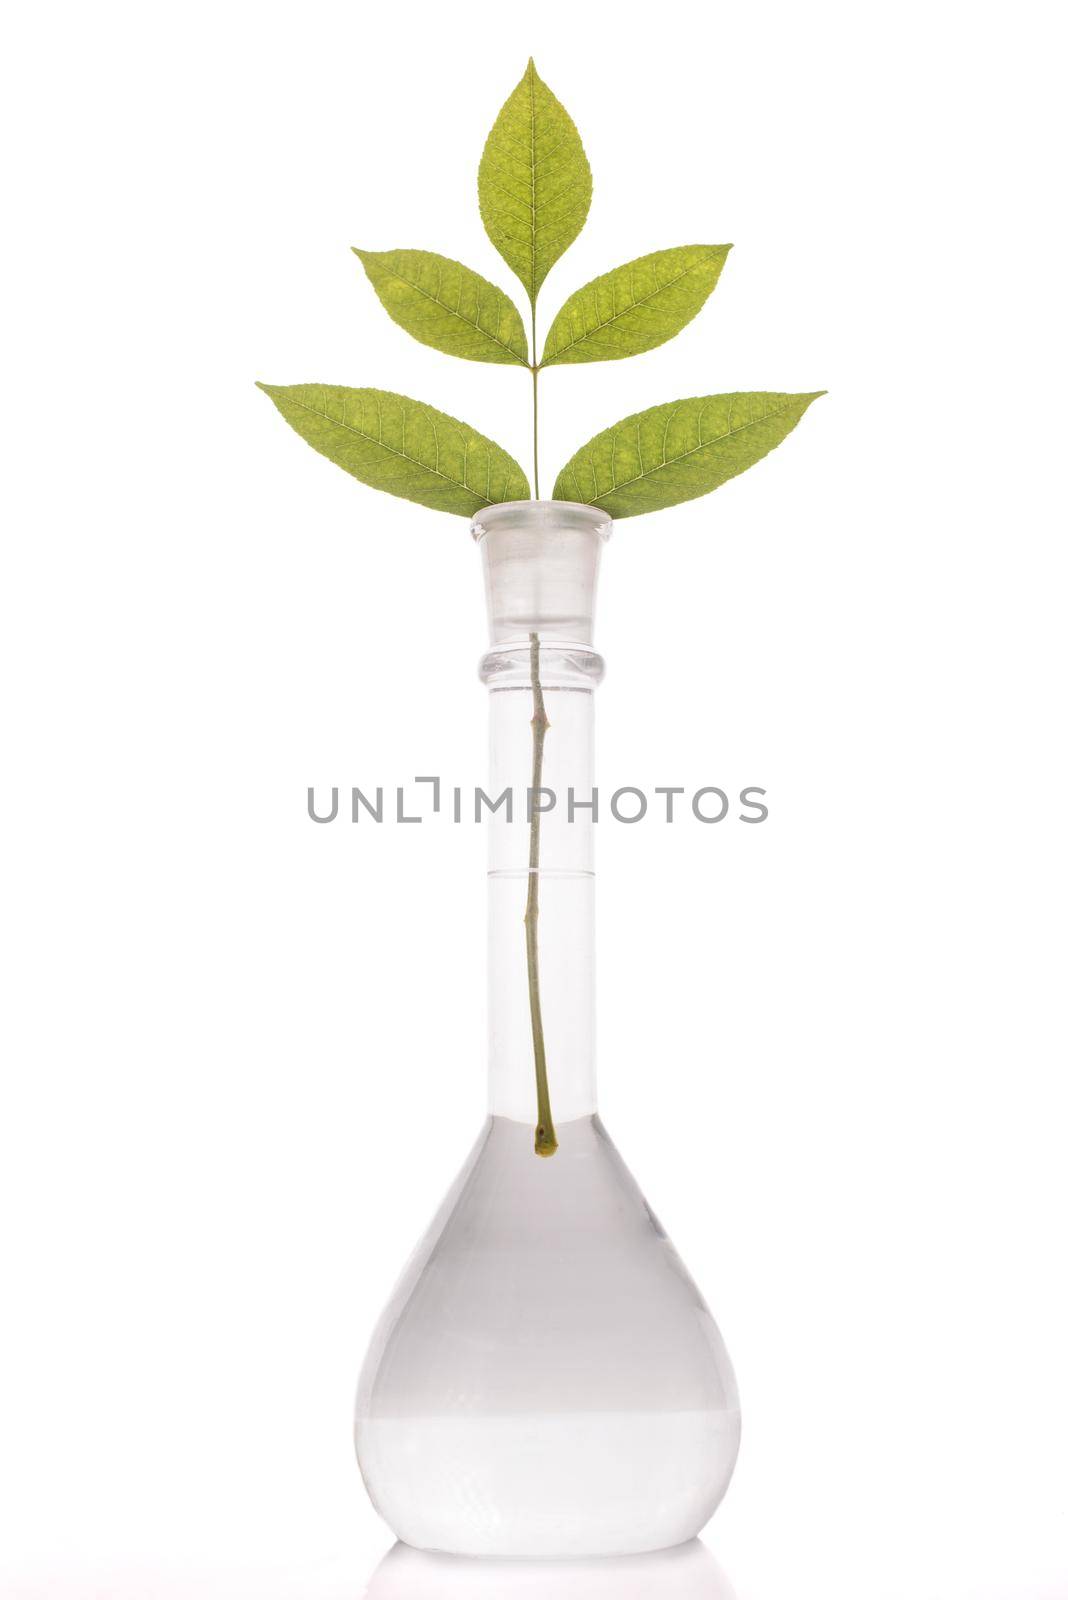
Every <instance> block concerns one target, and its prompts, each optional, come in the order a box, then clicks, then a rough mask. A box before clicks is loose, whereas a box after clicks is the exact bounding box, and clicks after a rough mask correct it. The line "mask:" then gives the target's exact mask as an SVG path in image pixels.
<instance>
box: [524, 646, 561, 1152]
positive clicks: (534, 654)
mask: <svg viewBox="0 0 1068 1600" xmlns="http://www.w3.org/2000/svg"><path fill="white" fill-rule="evenodd" d="M540 667H541V641H540V640H539V638H538V635H537V634H536V633H532V634H531V635H530V686H531V689H532V690H533V693H534V715H533V716H532V717H531V719H530V727H531V732H532V735H533V741H534V770H533V772H532V774H531V783H530V859H529V863H528V866H529V870H528V872H527V909H526V915H525V916H524V918H523V924H524V927H525V928H526V936H527V986H528V988H529V990H530V1031H531V1035H532V1038H533V1041H534V1078H535V1082H536V1084H537V1090H538V1125H537V1128H536V1129H535V1132H534V1154H535V1155H538V1156H552V1155H555V1154H556V1151H557V1140H556V1129H555V1128H554V1127H553V1113H552V1106H551V1104H550V1101H549V1075H548V1072H547V1070H546V1066H545V1030H544V1028H543V1026H542V1020H541V983H540V978H539V973H538V881H539V872H540V869H541V812H540V810H539V809H538V807H539V804H540V800H541V772H542V763H543V761H544V757H545V731H546V729H547V728H548V726H549V719H548V717H547V716H546V714H545V696H544V694H543V693H542V687H541V670H540Z"/></svg>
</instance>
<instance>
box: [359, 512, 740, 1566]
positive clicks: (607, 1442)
mask: <svg viewBox="0 0 1068 1600" xmlns="http://www.w3.org/2000/svg"><path fill="white" fill-rule="evenodd" d="M472 531H473V533H474V536H475V538H476V539H477V540H478V542H479V544H480V546H481V551H482V559H483V568H484V573H485V581H486V597H487V605H488V611H489V628H490V644H491V648H490V650H489V653H488V654H487V655H486V656H484V657H483V660H482V664H481V677H482V681H483V683H484V684H485V685H486V686H487V688H488V690H489V720H490V777H489V782H488V784H487V787H486V789H485V791H484V795H485V797H486V799H485V801H484V802H483V822H484V823H485V824H486V826H487V832H488V835H489V980H490V981H489V1114H488V1117H487V1120H486V1122H485V1124H484V1126H483V1128H482V1130H481V1132H480V1133H479V1135H478V1138H477V1140H476V1141H475V1146H474V1149H473V1150H472V1151H471V1154H470V1155H469V1157H468V1159H467V1161H466V1163H465V1165H464V1167H463V1169H462V1170H461V1172H460V1173H459V1175H458V1177H457V1178H456V1181H455V1182H454V1184H453V1186H452V1188H451V1190H450V1191H449V1193H448V1194H447V1195H446V1197H445V1200H444V1202H443V1204H442V1205H441V1208H440V1210H439V1211H438V1213H437V1215H436V1217H435V1218H434V1220H433V1222H432V1223H431V1225H430V1228H429V1230H428V1231H427V1233H426V1235H425V1237H424V1238H423V1239H422V1241H421V1243H420V1244H419V1245H418V1247H417V1248H416V1251H415V1254H414V1255H413V1257H412V1259H411V1260H410V1262H409V1263H408V1266H407V1268H406V1269H405V1271H404V1274H403V1276H402V1278H401V1281H400V1283H399V1284H398V1286H397V1288H396V1290H395V1291H394V1294H393V1296H392V1298H391V1300H390V1302H389V1304H388V1305H387V1307H386V1309H385V1311H384V1312H383V1314H382V1317H381V1319H380V1321H379V1323H378V1326H377V1329H376V1331H375V1333H374V1336H373V1338H372V1342H371V1347H370V1350H369V1352H368V1355H367V1358H366V1360H365V1362H364V1367H363V1372H362V1374H361V1378H360V1385H359V1393H358V1397H357V1404H356V1449H357V1455H358V1458H359V1463H360V1469H361V1471H362V1473H363V1477H364V1481H365V1483H366V1485H367V1489H368V1492H369V1494H370V1496H371V1499H372V1501H373V1502H374V1504H375V1506H376V1508H377V1509H378V1511H379V1512H380V1513H381V1515H382V1517H383V1518H384V1519H385V1521H386V1522H387V1523H388V1524H389V1526H390V1527H391V1528H392V1529H393V1531H394V1533H395V1534H396V1535H397V1536H398V1538H400V1539H401V1540H403V1541H404V1543H406V1544H408V1545H413V1546H415V1547H417V1548H419V1549H424V1550H433V1551H441V1552H446V1553H449V1554H455V1555H465V1556H496V1557H512V1558H523V1559H537V1558H555V1559H560V1558H564V1557H584V1556H613V1555H630V1554H638V1553H642V1552H648V1551H654V1550H660V1549H665V1548H667V1547H669V1546H672V1545H677V1544H681V1543H683V1542H684V1541H686V1540H689V1539H692V1538H693V1537H694V1536H695V1535H696V1534H697V1533H698V1532H699V1531H700V1529H701V1528H702V1527H703V1526H704V1524H705V1523H706V1522H707V1521H708V1519H709V1517H710V1516H711V1515H712V1513H713V1511H714V1510H715V1508H716V1506H717V1505H718V1504H719V1501H720V1500H721V1498H722V1496H723V1494H724V1492H725V1490H726V1488H727V1484H728V1482H729V1480H730V1476H731V1472H732V1470H733V1468H734V1463H735V1459H736V1456H737V1453H738V1439H739V1428H740V1418H739V1410H738V1395H737V1390H736V1387H735V1382H734V1374H733V1372H732V1370H731V1365H730V1360H729V1358H728V1356H727V1352H726V1350H725V1348H724V1345H723V1341H722V1339H721V1337H720V1334H719V1331H718V1329H717V1327H716V1324H715V1322H714V1321H713V1319H712V1316H711V1313H710V1312H709V1310H708V1307H707V1306H706V1304H705V1302H704V1300H703V1299H702V1298H701V1295H700V1293H699V1291H698V1290H697V1288H696V1286H695V1285H694V1283H693V1281H692V1279H691V1278H690V1276H689V1274H688V1273H687V1271H686V1268H685V1267H684V1266H683V1264H682V1262H681V1261H680V1259H679V1257H678V1255H677V1254H676V1252H675V1250H674V1248H673V1247H672V1245H671V1242H670V1240H669V1239H668V1238H667V1236H666V1234H665V1233H664V1230H663V1229H662V1227H661V1226H660V1224H659V1222H658V1221H657V1219H656V1217H655V1216H654V1215H653V1213H652V1211H651V1210H650V1209H649V1206H648V1204H647V1203H646V1201H645V1198H644V1196H643V1195H642V1193H641V1191H640V1190H639V1188H638V1186H637V1184H636V1183H635V1181H634V1179H633V1178H632V1177H631V1174H630V1172H629V1171H628V1170H627V1167H626V1165H625V1164H624V1162H623V1160H622V1158H621V1156H620V1155H619V1152H618V1151H617V1150H616V1148H615V1146H614V1145H613V1143H612V1141H611V1139H610V1138H609V1137H608V1134H607V1133H606V1131H605V1129H604V1126H603V1124H602V1123H601V1120H600V1118H599V1117H598V1115H597V1095H596V1083H595V1076H594V1005H593V966H594V963H593V927H594V922H593V887H594V879H593V836H594V830H595V826H596V823H595V811H594V791H593V783H594V779H593V698H594V691H595V689H596V687H597V685H598V683H599V682H600V679H601V677H602V674H603V670H604V664H603V662H602V660H601V658H600V656H598V655H597V654H596V652H595V651H594V649H593V645H592V639H593V631H592V630H593V613H594V599H595V590H596V580H597V572H598V565H599V560H600V553H601V547H602V544H603V543H604V541H605V540H606V539H607V537H608V535H609V533H610V532H611V524H610V522H609V521H608V520H607V519H606V518H605V516H604V515H603V513H601V512H598V511H596V510H595V509H594V508H592V507H590V506H582V505H572V504H567V503H563V502H558V501H530V502H520V503H515V504H506V505H496V506H491V507H489V508H487V509H486V510H485V511H484V512H480V513H479V514H478V516H477V518H476V520H475V522H474V524H473V529H472ZM494 808H495V809H494ZM636 932H640V930H636Z"/></svg>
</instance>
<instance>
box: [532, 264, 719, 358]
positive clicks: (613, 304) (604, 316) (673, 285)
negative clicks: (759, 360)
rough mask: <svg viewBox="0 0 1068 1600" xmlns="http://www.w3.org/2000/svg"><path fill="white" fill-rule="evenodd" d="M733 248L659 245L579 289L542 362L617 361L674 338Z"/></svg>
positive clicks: (712, 285) (697, 308)
mask: <svg viewBox="0 0 1068 1600" xmlns="http://www.w3.org/2000/svg"><path fill="white" fill-rule="evenodd" d="M729 249H730V245H729V244H684V245H680V246H679V247H678V248H677V249H675V250H655V251H654V252H653V254H652V255H648V256H639V257H638V259H637V260H636V261H628V262H627V263H626V265H625V266H622V267H616V268H615V270H614V271H613V272H606V273H604V274H603V276H602V277H600V278H594V279H593V280H592V281H591V282H590V283H587V284H585V285H584V286H583V287H582V288H581V289H576V291H575V293H574V294H573V295H572V296H571V298H570V299H569V300H565V301H564V304H563V305H562V306H561V308H560V310H559V311H558V312H557V314H556V318H555V320H554V322H553V325H552V327H551V328H550V329H549V333H548V337H547V338H546V340H545V350H544V352H543V353H542V358H541V365H542V366H543V367H548V366H552V365H553V364H554V363H557V364H559V363H562V362H568V361H618V360H619V359H620V358H621V357H622V356H636V355H640V354H641V352H642V351H643V350H655V348H656V346H657V345H658V344H664V343H665V342H666V341H667V340H668V339H673V338H674V337H675V335H676V334H677V333H678V332H679V331H680V329H682V328H684V327H685V326H686V324H687V323H688V322H689V321H691V320H692V318H694V317H695V316H696V315H697V313H698V312H699V311H700V309H701V307H702V306H703V305H704V303H705V301H706V300H707V299H708V297H709V295H710V294H711V293H712V290H713V289H714V288H715V287H716V283H717V281H718V279H719V275H720V272H721V271H722V270H723V263H724V261H726V259H727V252H728V250H729Z"/></svg>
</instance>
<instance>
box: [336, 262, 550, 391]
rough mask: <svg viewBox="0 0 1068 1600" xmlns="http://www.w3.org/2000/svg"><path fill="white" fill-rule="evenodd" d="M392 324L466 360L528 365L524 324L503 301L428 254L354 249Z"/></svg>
mask: <svg viewBox="0 0 1068 1600" xmlns="http://www.w3.org/2000/svg"><path fill="white" fill-rule="evenodd" d="M354 254H355V255H357V256H359V258H360V260H361V261H362V262H363V265H364V270H365V271H366V273H367V276H368V277H369V278H370V280H371V282H372V284H373V285H374V288H375V292H376V293H377V295H378V298H379V299H380V300H381V302H382V304H383V305H384V306H385V308H386V310H387V311H388V312H389V314H390V316H391V317H392V318H393V320H394V322H396V323H399V324H400V326H401V327H402V328H403V329H404V331H405V332H406V333H410V334H411V335H412V337H413V339H418V340H419V342H420V343H421V344H428V345H430V346H431V347H432V348H433V349H435V350H444V352H445V354H446V355H449V356H464V357H466V359H467V360H468V361H503V362H510V363H514V364H518V365H519V366H523V367H525V366H526V365H527V335H526V329H525V328H524V327H523V319H522V318H521V317H520V315H519V312H518V311H517V310H516V308H515V306H514V305H513V303H512V301H511V300H509V298H508V296H507V295H506V294H505V293H504V292H503V291H502V290H500V289H498V288H497V287H496V286H495V285H494V284H492V283H490V282H489V280H488V279H487V278H483V277H480V275H479V274H478V273H477V272H472V271H471V269H470V268H469V267H465V266H462V265H461V264H460V262H459V261H450V260H449V258H448V256H439V255H435V254H434V253H433V251H431V250H383V251H374V250H356V249H355V247H354Z"/></svg>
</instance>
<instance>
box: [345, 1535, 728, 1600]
mask: <svg viewBox="0 0 1068 1600" xmlns="http://www.w3.org/2000/svg"><path fill="white" fill-rule="evenodd" d="M482 1596H485V1597H486V1600H490V1597H492V1600H734V1596H733V1594H732V1592H731V1587H730V1584H729V1583H728V1582H727V1580H726V1578H725V1577H724V1576H723V1573H722V1572H721V1571H720V1569H719V1567H718V1566H717V1564H716V1562H715V1561H714V1560H713V1559H712V1557H711V1556H710V1555H709V1553H708V1551H707V1550H706V1549H705V1547H704V1545H703V1544H701V1542H700V1541H699V1540H697V1539H694V1540H692V1541H691V1543H689V1544H683V1545H679V1547H678V1548H677V1549H675V1550H663V1551H660V1552H659V1553H658V1554H656V1555H651V1556H618V1557H608V1558H606V1559H604V1560H601V1561H467V1560H465V1559H464V1558H463V1557H461V1556H434V1555H427V1554H425V1553H424V1552H423V1551H421V1550H411V1549H409V1548H408V1546H407V1545H404V1544H395V1545H394V1546H393V1549H392V1550H391V1551H390V1552H389V1555H388V1556H387V1557H386V1559H385V1560H384V1561H383V1562H382V1564H381V1566H380V1567H379V1568H378V1570H377V1571H376V1572H375V1574H374V1576H373V1577H372V1579H371V1581H370V1583H369V1584H368V1586H367V1594H366V1600H481V1597H482Z"/></svg>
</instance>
